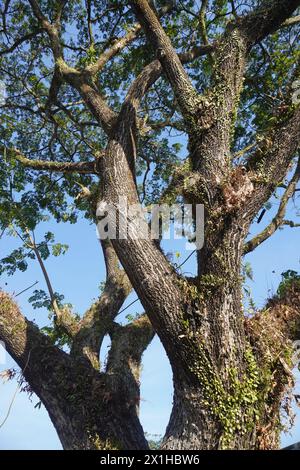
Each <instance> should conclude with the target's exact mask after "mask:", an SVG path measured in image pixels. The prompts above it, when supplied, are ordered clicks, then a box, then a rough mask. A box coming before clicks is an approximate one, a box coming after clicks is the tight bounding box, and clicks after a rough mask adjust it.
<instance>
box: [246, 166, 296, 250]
mask: <svg viewBox="0 0 300 470" xmlns="http://www.w3.org/2000/svg"><path fill="white" fill-rule="evenodd" d="M299 179H300V159H299V160H298V163H297V167H296V170H295V173H294V175H293V177H292V178H291V180H290V182H289V184H288V186H287V189H286V190H285V192H284V194H283V196H282V198H281V201H280V204H279V208H278V211H277V214H276V215H275V217H274V218H273V220H272V222H271V223H270V224H269V225H268V226H267V227H266V228H265V229H264V230H263V231H262V232H261V233H260V234H258V235H256V236H255V237H254V238H253V239H252V240H249V241H248V242H247V243H246V245H245V247H244V253H245V254H247V253H250V252H251V251H253V250H255V248H257V247H258V246H259V245H260V244H261V243H263V242H264V241H265V240H267V239H268V238H270V237H271V236H272V235H273V234H274V233H275V232H276V230H277V229H278V228H279V227H281V226H282V225H288V223H287V221H285V220H284V217H285V214H286V209H287V204H288V202H289V200H290V198H291V197H293V195H294V194H295V190H296V186H297V183H298V181H299Z"/></svg>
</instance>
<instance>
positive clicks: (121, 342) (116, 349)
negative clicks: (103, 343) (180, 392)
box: [106, 315, 154, 412]
mask: <svg viewBox="0 0 300 470" xmlns="http://www.w3.org/2000/svg"><path fill="white" fill-rule="evenodd" d="M110 336H111V349H110V351H109V354H108V359H107V365H106V373H107V374H109V375H110V377H111V378H112V383H113V387H114V388H118V387H119V386H118V382H119V381H120V377H122V384H121V385H122V386H123V387H124V386H125V387H126V388H127V389H128V392H129V393H127V395H128V397H129V399H130V401H131V402H132V403H130V404H133V405H134V406H135V407H136V410H137V412H138V410H139V404H140V374H141V365H142V364H141V362H142V355H143V353H144V351H145V350H146V348H147V347H148V345H149V344H150V343H151V341H152V339H153V337H154V330H153V328H152V326H151V323H150V321H149V319H148V317H147V315H142V316H140V317H138V318H137V319H136V320H134V321H133V322H131V323H130V324H129V325H126V326H120V325H119V324H116V323H114V324H113V326H112V328H111V333H110Z"/></svg>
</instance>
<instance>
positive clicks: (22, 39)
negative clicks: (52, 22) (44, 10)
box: [0, 28, 44, 57]
mask: <svg viewBox="0 0 300 470" xmlns="http://www.w3.org/2000/svg"><path fill="white" fill-rule="evenodd" d="M43 31H44V30H43V29H42V28H38V29H36V30H35V31H32V32H31V33H27V34H24V36H22V37H20V38H18V39H16V41H15V42H14V44H12V45H11V46H10V47H8V48H7V49H2V50H0V57H1V56H3V55H5V54H9V53H11V52H13V51H14V50H15V49H17V47H18V46H20V45H21V44H23V42H26V41H30V39H33V38H35V37H36V36H37V35H38V34H40V33H42V32H43Z"/></svg>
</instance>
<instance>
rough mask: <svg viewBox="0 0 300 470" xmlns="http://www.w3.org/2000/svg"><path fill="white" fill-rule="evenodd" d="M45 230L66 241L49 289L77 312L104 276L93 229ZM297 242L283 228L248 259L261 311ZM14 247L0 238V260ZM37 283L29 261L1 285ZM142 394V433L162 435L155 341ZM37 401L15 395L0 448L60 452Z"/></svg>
mask: <svg viewBox="0 0 300 470" xmlns="http://www.w3.org/2000/svg"><path fill="white" fill-rule="evenodd" d="M277 206H278V202H277ZM275 209H276V205H275V206H274V210H275ZM272 213H273V211H270V212H269V213H268V214H267V215H266V216H265V218H264V223H266V222H268V220H270V218H271V216H272ZM289 213H290V214H289V215H290V216H292V214H293V215H295V209H294V206H293V202H291V203H290V206H289ZM262 228H263V222H262V223H261V224H260V225H257V224H254V226H253V230H252V234H254V233H255V231H257V230H258V229H260V230H261V229H262ZM49 229H50V230H52V231H54V232H55V234H56V239H57V241H59V242H61V243H67V244H69V246H70V249H69V251H68V252H67V254H66V255H65V256H62V257H60V258H53V257H52V258H49V259H48V260H47V261H46V265H47V269H48V271H49V274H50V276H51V279H52V282H53V285H54V288H55V289H56V290H57V291H59V292H60V293H64V295H65V297H66V301H68V302H71V303H72V304H73V305H74V306H75V308H76V311H78V312H80V313H82V312H84V311H85V309H87V308H88V306H89V305H90V303H91V302H92V301H93V299H95V298H96V297H97V294H98V292H99V291H98V286H99V284H100V282H101V280H103V276H104V263H103V259H102V255H101V250H100V248H99V243H98V241H97V239H96V234H95V228H94V226H93V225H89V224H88V223H87V222H86V221H85V220H80V221H79V223H78V224H76V225H69V224H60V225H57V226H56V225H54V224H53V223H51V224H50V226H49V224H44V225H42V226H41V227H40V228H39V233H41V234H44V233H45V232H46V231H47V230H49ZM37 238H38V237H37ZM299 241H300V229H290V228H285V229H284V230H280V231H278V232H277V233H276V234H275V235H274V236H273V237H272V239H270V240H269V241H267V242H265V243H264V244H263V245H262V246H261V247H259V248H258V249H257V250H256V251H255V252H254V254H252V255H250V256H249V257H248V258H247V260H249V261H250V262H251V264H252V268H253V273H254V282H253V283H250V284H251V288H252V291H253V297H254V299H255V302H256V304H257V306H258V307H262V306H263V305H264V303H265V300H266V298H267V297H268V296H270V295H272V294H274V293H275V292H276V289H277V286H278V283H279V282H280V279H281V277H280V274H281V272H283V271H285V270H287V269H294V270H296V271H299V270H300V269H299V268H300V266H299V257H300V254H299V246H300V244H299ZM15 246H18V240H17V239H16V240H11V239H9V238H5V237H3V238H2V239H1V241H0V257H3V256H4V255H5V254H7V253H8V252H9V251H11V249H12V248H13V247H15ZM183 248H184V243H183V242H176V244H174V243H172V242H169V243H168V246H166V250H167V251H172V250H173V251H177V250H178V249H180V250H181V249H183ZM187 254H189V252H184V251H182V258H181V259H184V258H185V256H186V255H187ZM184 269H185V271H186V272H189V271H191V272H192V271H193V270H194V260H193V259H191V260H190V261H189V262H188V263H186V265H185V266H184ZM36 280H39V284H38V286H37V287H38V288H45V286H44V280H43V278H42V276H41V273H40V269H39V266H38V264H37V263H36V262H34V261H33V262H32V263H31V264H30V266H29V269H28V270H27V271H26V272H25V273H17V274H16V275H14V276H13V277H10V278H4V277H2V278H1V279H0V287H1V288H2V289H5V290H6V291H8V292H10V293H17V292H19V291H21V290H22V289H24V288H25V287H27V286H29V285H30V284H32V283H33V282H35V281H36ZM6 282H7V285H6V284H5V283H6ZM29 295H30V292H29V293H28V292H26V293H25V294H22V295H21V296H19V297H18V303H19V305H20V307H21V309H22V312H23V313H24V314H26V315H27V317H28V318H29V319H35V321H36V322H37V323H38V324H39V325H44V324H46V323H47V312H45V311H43V310H33V308H32V306H31V305H30V304H29V303H28V302H27V298H28V297H29ZM133 295H134V294H133ZM133 295H132V296H131V298H130V299H128V300H127V302H126V303H127V304H128V303H129V302H130V300H131V299H132V298H134V297H133ZM137 311H140V310H139V307H136V306H133V307H131V308H130V309H129V310H128V311H127V312H126V313H135V312H137ZM107 347H108V342H106V343H105V344H104V346H103V348H102V351H101V355H102V357H103V356H105V353H106V351H107ZM14 366H15V364H14V363H13V361H12V360H11V359H10V358H9V357H7V363H6V364H4V365H3V364H2V365H1V364H0V372H1V370H4V369H6V368H10V367H14ZM298 382H299V381H298ZM299 384H300V382H299V383H298V385H299ZM15 388H16V382H15V381H11V382H9V383H5V384H3V383H2V382H0V422H1V421H2V419H3V417H4V416H5V415H6V412H7V409H8V407H9V404H10V401H11V398H12V395H13V393H14V391H15ZM298 393H299V391H298ZM141 395H142V402H141V420H142V423H143V426H144V429H145V431H147V432H148V433H151V434H163V433H164V430H165V427H166V424H167V422H168V418H169V413H170V409H171V404H172V377H171V371H170V367H169V364H168V361H167V359H166V356H165V353H164V351H163V349H162V347H161V345H160V343H159V340H158V339H157V338H156V339H154V341H153V342H152V344H151V345H150V347H149V348H148V350H147V351H146V353H145V355H144V359H143V372H142V393H141ZM37 401H38V400H37V398H36V397H32V401H31V402H30V401H29V399H28V397H27V395H26V394H24V393H19V394H18V395H17V396H16V400H15V402H14V404H13V407H12V410H11V413H10V416H9V419H8V420H7V422H6V423H5V425H4V426H3V427H2V428H1V429H0V449H60V448H61V446H60V443H59V440H58V438H57V436H56V432H55V430H54V428H53V426H52V424H51V422H50V419H49V417H48V415H47V412H46V411H45V409H43V407H42V408H41V409H40V410H39V409H35V408H34V404H35V403H37ZM299 419H300V416H299V417H298V418H297V420H296V426H295V428H294V429H293V431H292V435H286V436H284V437H283V440H282V442H283V445H288V444H289V443H293V442H295V441H297V440H300V422H299Z"/></svg>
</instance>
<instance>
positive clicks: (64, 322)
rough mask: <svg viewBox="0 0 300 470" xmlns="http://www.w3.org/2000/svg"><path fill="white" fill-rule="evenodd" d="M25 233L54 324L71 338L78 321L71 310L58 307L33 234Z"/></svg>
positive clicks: (76, 328)
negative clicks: (43, 281) (38, 267)
mask: <svg viewBox="0 0 300 470" xmlns="http://www.w3.org/2000/svg"><path fill="white" fill-rule="evenodd" d="M26 233H27V236H28V238H29V243H28V244H27V245H28V246H29V248H31V249H32V250H33V252H34V254H35V257H36V259H37V261H38V263H39V265H40V268H41V270H42V273H43V276H44V279H45V282H46V285H47V289H48V292H49V296H50V301H51V305H52V308H53V312H54V315H55V325H56V326H60V327H61V328H62V329H63V330H64V331H65V332H66V333H67V335H69V336H70V337H71V338H72V337H73V336H74V335H75V334H76V333H77V331H78V323H77V321H76V320H75V317H74V316H73V315H72V314H71V312H70V311H69V310H68V309H66V308H64V309H60V308H59V306H58V304H57V301H56V297H55V293H54V290H53V288H52V284H51V281H50V278H49V275H48V272H47V269H46V266H45V263H44V261H43V259H42V257H41V255H40V252H39V249H38V247H37V245H36V243H35V239H34V236H31V234H30V232H29V230H26Z"/></svg>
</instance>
